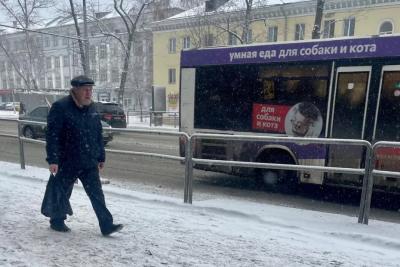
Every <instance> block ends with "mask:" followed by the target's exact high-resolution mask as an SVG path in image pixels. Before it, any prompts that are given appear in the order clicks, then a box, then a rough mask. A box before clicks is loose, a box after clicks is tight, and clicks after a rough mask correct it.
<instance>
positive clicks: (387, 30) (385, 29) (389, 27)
mask: <svg viewBox="0 0 400 267" xmlns="http://www.w3.org/2000/svg"><path fill="white" fill-rule="evenodd" d="M392 33H393V24H392V22H390V21H385V22H384V23H382V24H381V26H380V27H379V34H392Z"/></svg>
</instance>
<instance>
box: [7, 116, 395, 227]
mask: <svg viewBox="0 0 400 267" xmlns="http://www.w3.org/2000/svg"><path fill="white" fill-rule="evenodd" d="M0 120H5V121H14V122H16V123H17V124H18V135H17V136H15V135H8V134H1V133H0V136H8V137H16V138H18V141H19V153H20V163H21V168H22V169H25V155H24V142H32V143H41V144H45V142H44V141H39V140H33V139H29V138H25V137H23V136H22V125H23V124H26V123H29V124H35V125H46V123H42V122H35V121H23V120H15V119H0ZM104 130H105V131H110V132H129V133H139V134H154V135H170V136H177V137H183V138H184V140H185V156H184V157H181V156H173V155H166V154H158V153H148V152H137V151H125V150H113V149H106V151H107V152H110V153H119V154H127V155H140V156H146V157H155V158H164V159H171V160H179V161H183V162H185V180H184V202H185V203H192V200H193V164H194V163H198V164H209V165H221V166H235V167H242V168H262V169H284V170H293V171H309V170H313V171H320V172H328V173H346V174H356V175H363V184H362V193H361V199H360V208H359V214H358V222H359V223H363V224H368V218H369V213H370V205H371V198H372V190H373V184H374V176H377V175H383V176H390V177H396V178H400V172H392V171H384V170H377V169H375V167H374V163H375V159H376V153H377V150H378V148H380V147H396V148H397V147H399V148H400V142H377V143H375V144H374V145H373V146H372V145H371V143H370V142H368V141H364V140H349V139H326V138H302V137H276V136H257V135H225V134H197V133H195V134H193V135H191V136H189V135H188V134H187V133H184V132H172V131H163V130H145V129H116V128H111V129H110V128H104ZM198 139H208V140H209V139H213V140H237V141H265V142H270V143H300V144H324V145H351V146H359V147H363V148H365V159H366V160H365V164H364V167H360V168H347V167H329V166H320V165H297V164H279V163H261V162H246V161H229V160H215V159H201V158H196V157H194V156H193V147H194V143H195V142H196V141H197V140H198Z"/></svg>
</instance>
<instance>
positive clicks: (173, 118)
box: [126, 111, 179, 128]
mask: <svg viewBox="0 0 400 267" xmlns="http://www.w3.org/2000/svg"><path fill="white" fill-rule="evenodd" d="M126 117H127V123H128V124H134V123H148V125H149V126H150V127H151V126H167V125H168V126H172V127H174V128H177V127H178V126H179V112H169V111H142V112H140V111H126ZM131 117H136V118H140V121H136V122H132V121H131V120H132V118H131Z"/></svg>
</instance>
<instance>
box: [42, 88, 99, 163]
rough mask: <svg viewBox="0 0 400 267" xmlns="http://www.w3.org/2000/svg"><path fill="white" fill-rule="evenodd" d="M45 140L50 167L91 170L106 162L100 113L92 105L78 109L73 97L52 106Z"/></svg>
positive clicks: (65, 98)
mask: <svg viewBox="0 0 400 267" xmlns="http://www.w3.org/2000/svg"><path fill="white" fill-rule="evenodd" d="M46 141H47V143H46V150H47V158H46V160H47V162H48V163H49V164H58V165H59V167H61V166H65V167H69V166H70V167H73V168H74V169H88V168H93V167H96V166H97V165H98V163H99V162H104V161H105V151H104V143H103V138H102V126H101V122H100V116H99V114H98V113H97V112H96V110H95V107H94V105H93V104H91V105H89V106H84V107H82V108H80V107H78V106H77V105H76V104H75V102H74V100H73V98H72V96H71V95H69V96H67V97H64V98H62V99H60V100H58V101H56V102H55V103H53V105H52V106H51V109H50V112H49V115H48V117H47V133H46Z"/></svg>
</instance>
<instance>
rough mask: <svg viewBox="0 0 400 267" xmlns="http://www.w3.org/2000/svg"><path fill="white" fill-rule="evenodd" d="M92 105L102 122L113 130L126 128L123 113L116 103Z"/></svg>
mask: <svg viewBox="0 0 400 267" xmlns="http://www.w3.org/2000/svg"><path fill="white" fill-rule="evenodd" d="M94 104H95V107H96V110H97V112H98V113H99V114H100V117H101V119H102V120H103V121H105V122H107V123H108V124H109V125H111V127H113V128H126V116H125V112H124V110H123V109H122V108H121V107H120V106H118V104H117V103H112V102H96V103H94Z"/></svg>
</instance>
